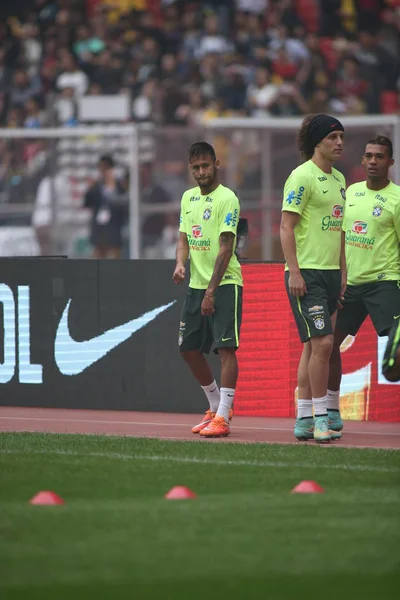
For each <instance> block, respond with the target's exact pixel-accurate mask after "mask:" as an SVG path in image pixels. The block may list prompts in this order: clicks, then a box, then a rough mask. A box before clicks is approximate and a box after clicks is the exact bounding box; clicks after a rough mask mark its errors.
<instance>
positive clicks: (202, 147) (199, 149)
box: [189, 142, 217, 162]
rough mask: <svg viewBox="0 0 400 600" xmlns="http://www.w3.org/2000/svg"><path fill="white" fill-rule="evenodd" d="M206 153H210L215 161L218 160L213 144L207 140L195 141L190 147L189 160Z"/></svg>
mask: <svg viewBox="0 0 400 600" xmlns="http://www.w3.org/2000/svg"><path fill="white" fill-rule="evenodd" d="M205 154H210V155H211V158H212V159H213V160H214V161H215V160H217V157H216V154H215V150H214V148H213V147H212V146H211V144H208V143H207V142H195V143H194V144H192V145H191V146H190V148H189V162H190V161H191V160H192V158H198V157H199V156H204V155H205Z"/></svg>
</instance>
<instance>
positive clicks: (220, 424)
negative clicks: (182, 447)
mask: <svg viewBox="0 0 400 600" xmlns="http://www.w3.org/2000/svg"><path fill="white" fill-rule="evenodd" d="M230 432H231V429H230V427H229V423H227V422H226V421H225V419H224V417H217V416H215V417H214V418H213V420H212V421H210V422H209V423H208V425H206V427H204V429H202V430H201V431H200V435H201V436H202V437H209V438H215V437H226V436H227V435H229V434H230Z"/></svg>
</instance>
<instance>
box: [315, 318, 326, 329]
mask: <svg viewBox="0 0 400 600" xmlns="http://www.w3.org/2000/svg"><path fill="white" fill-rule="evenodd" d="M314 325H315V327H316V328H317V329H323V328H324V327H325V319H324V318H323V317H317V318H316V319H314Z"/></svg>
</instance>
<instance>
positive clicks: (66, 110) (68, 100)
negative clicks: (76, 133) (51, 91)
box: [53, 87, 77, 126]
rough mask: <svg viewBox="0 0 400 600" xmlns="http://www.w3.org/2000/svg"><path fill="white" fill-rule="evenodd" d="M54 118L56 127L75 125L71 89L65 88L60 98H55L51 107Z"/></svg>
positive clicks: (73, 99) (73, 95)
mask: <svg viewBox="0 0 400 600" xmlns="http://www.w3.org/2000/svg"><path fill="white" fill-rule="evenodd" d="M53 110H54V116H55V119H56V123H57V125H60V126H65V125H76V124H77V120H76V115H77V106H76V101H75V90H74V88H72V87H65V88H64V89H63V90H62V92H61V96H59V97H58V98H57V100H56V101H55V103H54V106H53Z"/></svg>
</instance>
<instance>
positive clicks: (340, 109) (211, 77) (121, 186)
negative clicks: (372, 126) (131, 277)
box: [0, 0, 400, 258]
mask: <svg viewBox="0 0 400 600" xmlns="http://www.w3.org/2000/svg"><path fill="white" fill-rule="evenodd" d="M399 57H400V0H12V1H11V0H10V2H0V127H3V128H8V129H14V128H26V129H31V130H32V129H33V130H36V129H41V128H42V129H43V128H45V127H52V126H61V127H74V126H76V125H79V124H80V123H81V121H80V117H79V104H80V99H81V98H82V97H84V96H91V97H92V98H93V97H96V96H102V95H107V96H110V95H119V96H120V98H125V104H124V105H125V106H127V107H128V111H127V114H126V115H125V117H123V119H124V120H126V121H132V122H134V123H154V124H155V125H157V126H159V127H155V128H153V129H151V128H150V129H151V131H154V136H155V138H157V140H158V141H157V142H156V143H154V144H153V142H151V143H149V144H148V150H147V151H149V148H152V147H153V146H154V147H155V148H156V149H155V151H154V152H153V151H151V152H153V154H151V152H150V154H151V156H147V155H145V153H144V152H142V148H141V149H140V161H141V166H140V173H139V175H140V200H141V202H142V205H141V206H142V208H143V207H144V206H145V205H146V206H147V207H149V206H150V207H151V205H153V206H157V205H158V206H162V205H167V204H168V203H173V202H177V201H179V198H180V197H181V194H182V192H183V191H184V189H186V188H187V187H188V185H189V183H188V182H189V180H190V178H189V174H188V171H187V165H186V158H185V157H186V149H187V147H188V145H189V144H190V143H191V142H192V141H193V140H192V137H193V131H194V128H195V127H201V125H202V124H204V123H206V122H207V121H208V120H209V119H211V118H214V117H249V118H250V119H251V118H258V119H260V118H261V119H262V118H267V117H276V118H279V117H291V116H301V115H304V114H307V113H309V112H327V113H331V114H335V115H336V116H340V115H363V114H380V113H381V114H400V60H399ZM113 102H114V105H115V98H114V99H113ZM118 106H120V105H118ZM116 112H117V111H115V110H114V115H115V113H116ZM120 120H121V119H120ZM114 122H115V120H114ZM164 126H165V127H164ZM176 127H178V128H179V135H177V134H176ZM145 129H146V128H145ZM147 129H148V128H147ZM147 129H146V131H147ZM168 132H170V133H168ZM10 135H11V133H10ZM30 135H31V137H30V138H29V139H25V140H24V139H22V138H18V139H15V140H14V139H11V138H9V137H8V138H7V137H6V136H3V138H1V137H0V207H11V208H12V207H16V206H17V204H18V203H23V204H25V206H32V205H34V206H35V212H34V214H33V218H32V224H33V226H34V227H35V231H36V234H37V237H38V241H39V244H40V246H41V248H42V252H44V253H46V252H48V251H49V250H43V249H46V248H47V249H49V248H50V246H51V244H50V238H49V235H50V232H51V231H52V230H51V227H54V223H53V221H54V215H53V216H52V212H51V208H50V207H51V205H52V204H54V201H55V200H54V198H57V201H58V202H59V203H60V206H61V207H63V206H67V207H68V206H69V208H68V209H67V210H66V216H65V218H64V217H63V219H64V221H65V223H64V229H63V232H62V234H60V235H59V240H62V236H63V235H64V237H65V243H64V244H63V246H62V247H61V245H60V246H59V248H58V249H57V251H59V252H64V248H66V247H67V246H68V244H69V245H71V244H70V242H71V239H72V238H73V235H75V234H76V231H77V223H79V227H80V230H81V231H83V232H84V231H86V229H87V227H88V223H89V222H90V223H91V225H90V227H91V229H90V232H91V233H90V240H91V244H92V246H93V248H94V253H95V255H96V252H97V255H99V256H100V255H105V254H107V252H108V253H109V254H111V255H113V256H116V255H121V254H123V253H124V251H123V250H122V249H121V248H123V246H124V245H125V247H126V245H127V240H128V238H129V234H128V233H126V232H127V231H128V228H127V223H128V221H127V215H128V204H129V199H128V197H127V186H128V183H127V180H126V177H125V175H121V178H117V177H114V175H113V173H114V169H113V168H112V167H109V168H108V169H106V168H104V169H103V170H102V169H100V171H99V172H97V162H98V160H99V158H100V154H99V152H100V150H101V152H103V153H110V156H106V163H107V161H108V163H109V162H110V161H111V162H112V161H114V160H115V161H116V163H117V166H119V167H127V166H128V165H127V164H126V162H125V164H124V161H123V160H122V158H124V154H125V155H126V151H125V150H124V149H123V148H119V150H118V149H117V150H116V148H115V147H114V146H113V147H112V149H109V148H101V149H100V148H98V152H97V150H96V152H97V154H99V155H98V156H97V154H96V152H95V153H94V154H93V155H92V154H91V150H90V149H89V148H88V147H86V146H85V144H83V145H82V143H81V142H80V141H79V140H77V141H76V142H74V141H73V140H70V141H68V140H67V139H66V140H64V142H65V144H64V145H65V146H68V144H69V146H68V148H65V149H64V150H61V149H60V147H61V145H62V144H61V143H60V144H58V142H56V141H55V140H48V141H46V140H44V139H43V138H40V136H38V137H37V138H36V134H34V133H33V132H30ZM149 135H150V134H149ZM151 135H153V134H151ZM290 135H291V134H290ZM290 135H289V137H288V138H287V139H286V138H285V139H283V137H282V136H281V137H280V146H282V149H281V150H280V151H277V149H275V153H274V161H275V162H274V173H275V172H276V174H278V175H279V177H280V176H281V175H282V173H286V170H287V158H288V157H287V150H286V148H287V147H290V148H292V147H293V141H292V138H291V137H290ZM256 137H257V136H254V135H253V134H251V132H249V133H248V135H247V137H246V139H245V140H244V139H241V140H236V142H235V143H237V144H238V145H239V146H240V152H239V154H238V155H239V157H240V160H239V162H238V164H237V165H236V167H235V169H236V170H235V175H237V177H236V179H237V182H236V183H237V185H238V190H239V193H240V197H241V201H242V203H243V206H245V205H247V203H248V202H253V203H257V202H259V201H260V189H261V179H262V171H263V166H262V161H260V155H261V150H260V147H259V145H258V142H257V143H255V139H256ZM353 137H354V136H353ZM143 139H145V138H143ZM235 139H236V138H235ZM246 140H247V141H246ZM92 141H93V140H92ZM153 141H154V140H153ZM85 143H86V142H85ZM118 143H119V142H118ZM146 143H147V142H146ZM88 144H89V142H88ZM98 144H100V146H101V142H100V141H98ZM285 144H286V146H285ZM117 145H118V144H117ZM217 145H218V144H217ZM166 146H168V148H169V152H168V153H167V154H165V153H163V152H161V154H162V156H161V154H160V152H159V151H158V150H157V148H158V149H159V150H160V149H161V150H162V149H163V148H165V147H166ZM56 147H57V151H56ZM146 147H147V146H146ZM246 148H247V150H246ZM228 149H229V143H225V142H224V143H223V144H222V145H221V144H219V145H218V148H217V151H218V155H219V157H220V159H221V165H222V166H223V167H224V168H225V167H226V166H227V152H228ZM278 150H279V149H278ZM353 150H354V149H353ZM355 151H356V152H357V151H358V150H355ZM63 152H64V154H63ZM350 152H351V150H350ZM121 157H122V158H121ZM249 157H250V158H249ZM103 158H104V156H103ZM125 158H126V156H125ZM147 161H148V162H147ZM100 163H101V161H100ZM100 163H99V164H100ZM106 163H105V164H106ZM108 163H107V164H108ZM103 166H104V165H103ZM349 170H350V171H351V168H350V166H349ZM104 173H106V174H107V177H106V178H105V176H104ZM54 174H56V176H55V177H54ZM348 175H349V177H350V179H349V180H350V181H352V180H353V179H354V177H356V176H358V174H355V173H353V172H352V171H351V172H350V173H349V174H348ZM92 177H93V178H94V179H93V180H92V179H91V178H92ZM113 177H114V179H113ZM279 177H278V176H277V178H276V179H277V181H279ZM96 185H97V187H96ZM277 185H278V184H277ZM93 186H95V187H93ZM278 187H279V185H278ZM275 192H276V193H275V195H274V196H273V198H272V197H271V198H270V200H271V199H273V200H274V201H275V202H276V205H277V207H278V208H277V211H278V213H279V203H280V200H279V198H280V191H279V190H278V191H276V190H275ZM104 205H107V207H108V209H107V210H108V212H105V211H104V210H103V209H104ZM24 210H25V209H24ZM174 210H175V209H174ZM257 210H258V209H257ZM85 211H86V212H85ZM157 211H158V209H157V210H154V211H152V212H147V213H146V214H143V215H141V224H140V228H141V232H142V246H143V248H144V256H147V257H153V258H157V257H161V256H162V257H170V256H173V253H174V247H175V239H176V235H177V228H176V222H177V215H176V214H175V213H174V212H172V211H170V212H166V213H165V214H164V212H163V211H162V210H161V209H160V211H159V212H157ZM88 212H89V213H90V215H88V214H87V213H88ZM60 215H61V216H63V212H62V210H61V212H60V210H59V216H58V218H60ZM253 217H254V218H253V221H254V222H255V223H256V224H257V223H259V222H260V213H259V210H258V212H257V211H256V212H254V215H253ZM28 223H31V214H30V212H29V214H28V213H26V212H23V211H22V210H21V211H16V212H15V213H14V212H12V210H5V211H3V212H0V226H7V225H10V224H13V225H17V224H21V225H26V224H28ZM96 227H97V228H99V227H100V229H101V228H103V229H104V230H105V229H106V228H107V227H108V229H109V230H110V232H111V233H110V232H109V233H110V236H111V237H110V240H111V241H112V243H111V242H110V243H109V244H108V245H109V246H110V247H109V248H108V250H107V251H106V250H105V249H104V246H105V243H104V240H100V242H101V243H100V242H99V240H98V239H97V238H96V235H97V234H96ZM252 228H253V229H252V231H253V234H252V235H255V236H257V235H258V236H259V233H255V234H254V223H253V225H252ZM255 229H256V230H257V228H255ZM124 231H125V233H124ZM3 232H4V230H3ZM257 232H258V230H257ZM95 234H96V235H95ZM82 235H83V239H84V238H85V233H83V234H82ZM113 236H114V237H113ZM95 239H97V242H96V241H95ZM116 241H117V242H118V244H116ZM53 242H54V240H53ZM53 247H54V244H53ZM125 254H126V252H125Z"/></svg>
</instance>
